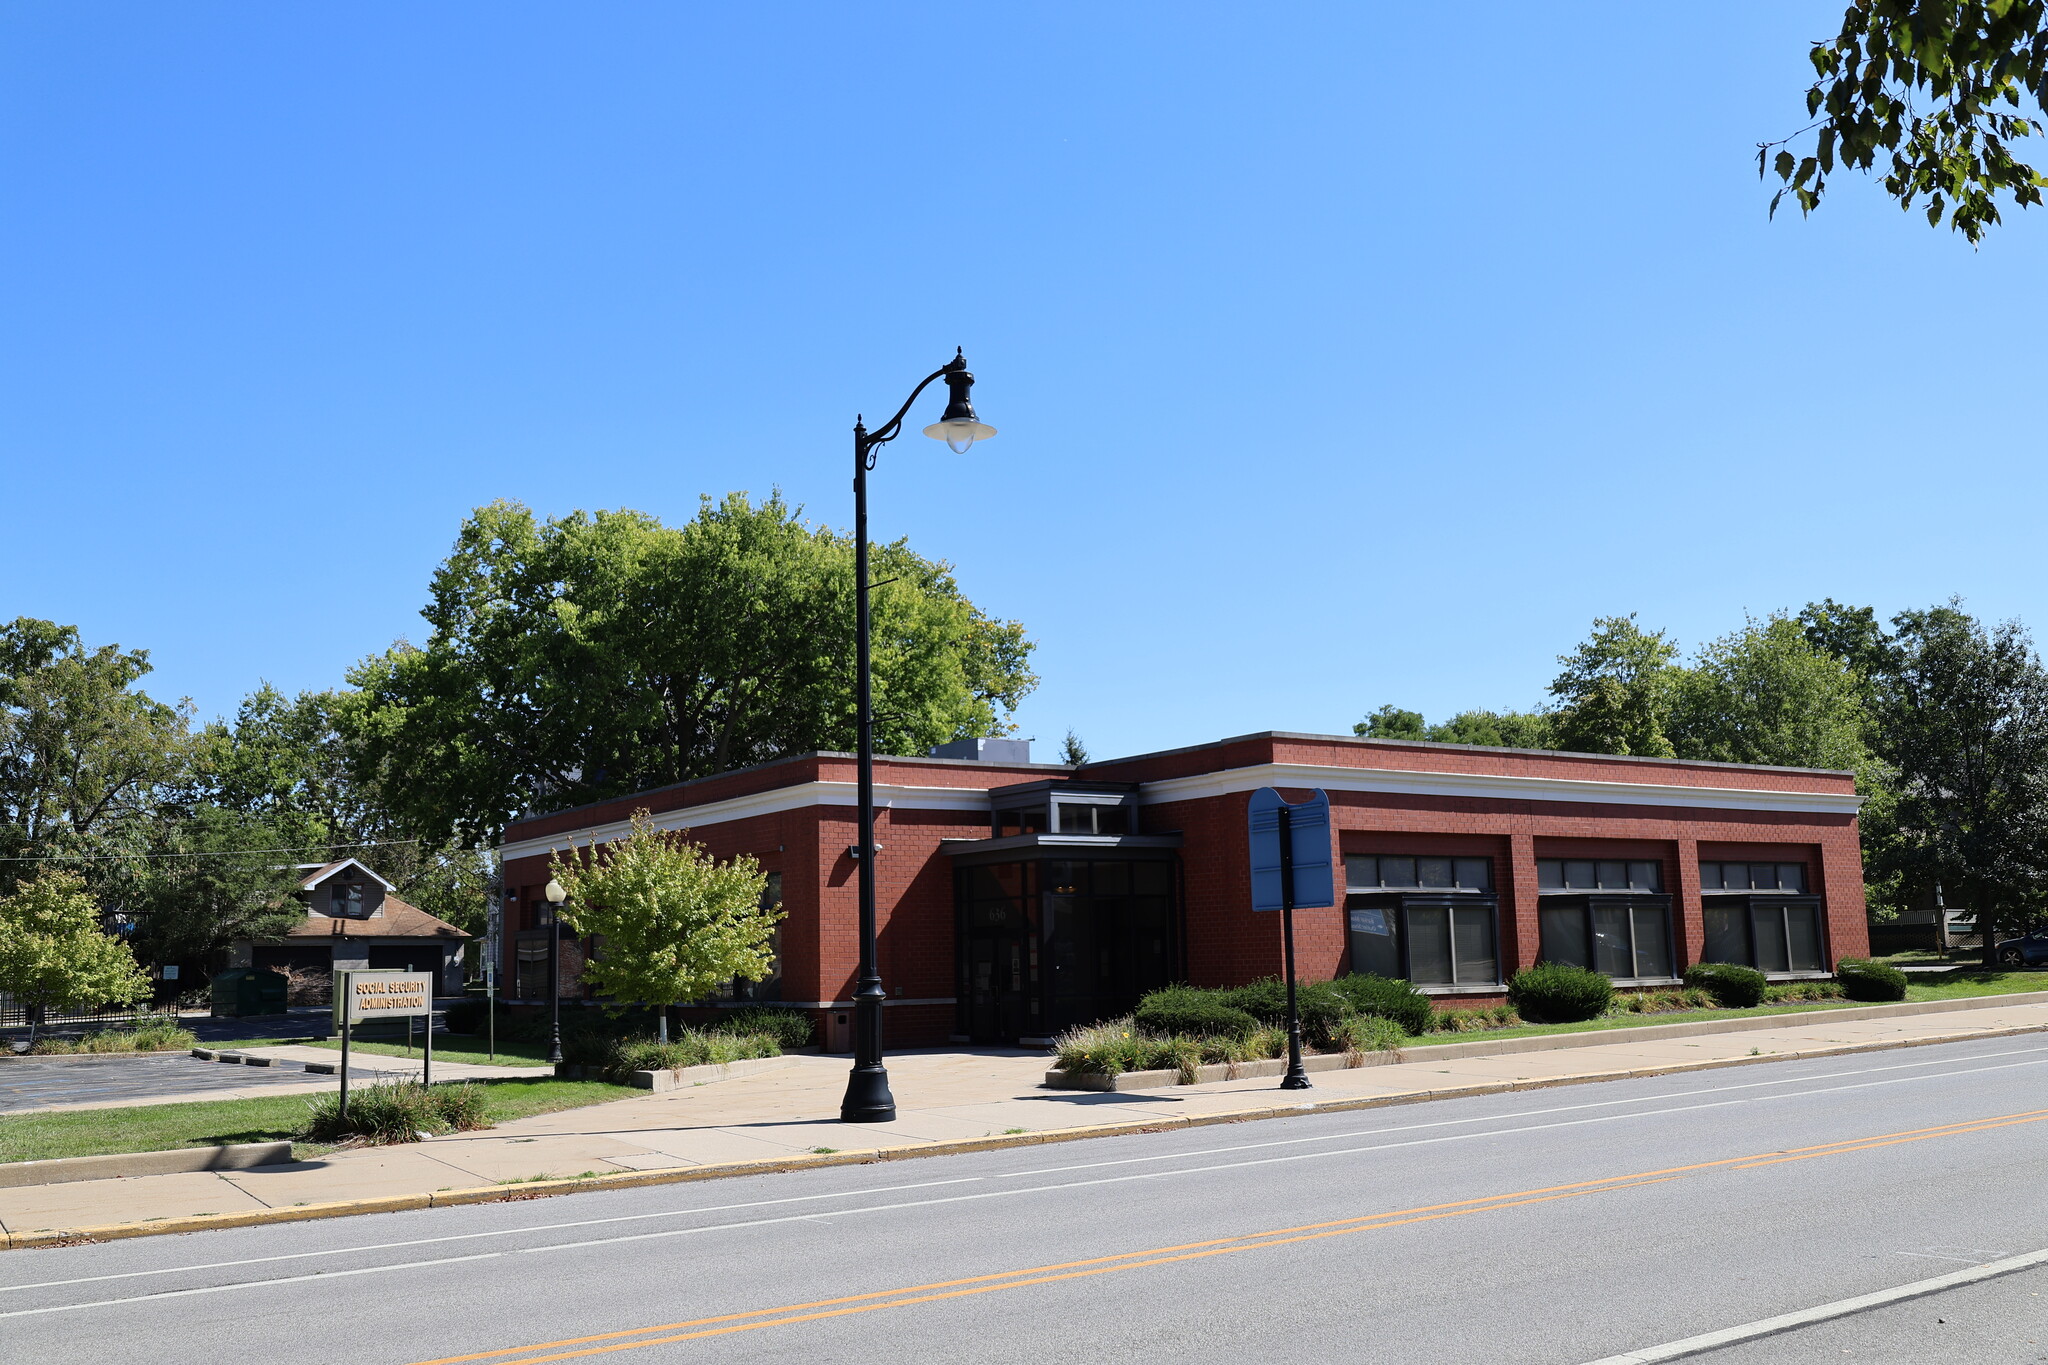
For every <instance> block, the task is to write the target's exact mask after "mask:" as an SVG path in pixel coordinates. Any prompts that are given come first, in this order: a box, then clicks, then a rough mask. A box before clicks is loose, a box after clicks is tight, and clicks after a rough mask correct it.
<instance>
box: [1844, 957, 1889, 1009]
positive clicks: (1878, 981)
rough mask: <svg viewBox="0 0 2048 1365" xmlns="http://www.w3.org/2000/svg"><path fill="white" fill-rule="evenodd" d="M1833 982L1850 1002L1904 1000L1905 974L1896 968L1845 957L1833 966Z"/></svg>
mask: <svg viewBox="0 0 2048 1365" xmlns="http://www.w3.org/2000/svg"><path fill="white" fill-rule="evenodd" d="M1835 980H1836V981H1837V982H1839V983H1841V987H1842V993H1843V994H1844V995H1846V996H1848V997H1849V998H1850V999H1851V1000H1904V999H1905V998H1906V974H1905V973H1904V972H1902V971H1900V970H1899V969H1898V968H1897V967H1888V966H1886V965H1885V964H1884V963H1882V962H1869V961H1866V960H1864V959H1862V958H1856V957H1845V958H1843V959H1842V960H1841V961H1840V962H1838V963H1836V964H1835Z"/></svg>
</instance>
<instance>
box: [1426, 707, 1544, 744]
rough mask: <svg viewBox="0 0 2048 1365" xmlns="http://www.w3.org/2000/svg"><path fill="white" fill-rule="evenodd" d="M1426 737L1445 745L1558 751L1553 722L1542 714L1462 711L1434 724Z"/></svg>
mask: <svg viewBox="0 0 2048 1365" xmlns="http://www.w3.org/2000/svg"><path fill="white" fill-rule="evenodd" d="M1424 738H1427V739H1433V740H1436V741H1437V742H1439V743H1442V744H1483V745H1486V746H1488V747H1490V748H1495V749H1555V748H1556V747H1557V745H1556V743H1555V742H1554V741H1553V738H1552V726H1551V719H1550V716H1549V714H1548V713H1547V712H1543V711H1460V712H1459V713H1458V714H1457V715H1455V716H1452V717H1451V718H1450V719H1449V720H1447V721H1441V722H1439V723H1438V724H1435V725H1432V726H1430V727H1429V728H1428V730H1426V731H1425V732H1424Z"/></svg>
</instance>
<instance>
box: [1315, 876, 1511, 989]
mask: <svg viewBox="0 0 2048 1365" xmlns="http://www.w3.org/2000/svg"><path fill="white" fill-rule="evenodd" d="M1361 902H1369V903H1361ZM1346 906H1347V909H1346V912H1345V919H1346V927H1347V928H1348V929H1349V931H1350V938H1351V970H1352V971H1354V972H1367V973H1370V974H1371V975H1373V976H1389V977H1396V978H1401V979H1404V980H1407V981H1411V982H1413V983H1414V984H1415V985H1418V986H1497V985H1499V984H1500V961H1499V958H1498V956H1497V954H1496V953H1495V951H1494V924H1493V921H1494V907H1493V904H1492V902H1491V901H1490V900H1488V901H1485V902H1477V901H1475V902H1474V903H1471V904H1464V905H1446V904H1442V903H1438V904H1434V905H1432V904H1428V903H1426V902H1425V901H1422V900H1420V899H1419V898H1417V899H1414V900H1411V899H1410V898H1408V897H1378V896H1375V897H1370V898H1368V897H1361V896H1352V897H1349V898H1347V900H1346Z"/></svg>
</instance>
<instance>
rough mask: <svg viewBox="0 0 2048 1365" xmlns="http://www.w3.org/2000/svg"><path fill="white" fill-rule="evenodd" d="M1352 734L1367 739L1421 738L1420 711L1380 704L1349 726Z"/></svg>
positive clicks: (1422, 732) (1423, 731)
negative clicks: (1375, 709)
mask: <svg viewBox="0 0 2048 1365" xmlns="http://www.w3.org/2000/svg"><path fill="white" fill-rule="evenodd" d="M1351 733H1352V734H1354V735H1363V736H1365V737H1366V738H1367V739H1423V738H1426V737H1427V736H1426V734H1425V727H1424V725H1423V723H1422V713H1421V712H1420V711H1403V710H1402V709H1401V708H1400V707H1398V706H1394V705H1392V704H1389V705H1386V706H1382V707H1381V708H1380V709H1379V710H1377V711H1375V712H1373V713H1372V714H1371V715H1369V716H1367V717H1366V718H1365V719H1364V720H1362V721H1359V722H1358V723H1357V724H1356V725H1353V726H1352V727H1351Z"/></svg>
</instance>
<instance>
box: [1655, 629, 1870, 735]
mask: <svg viewBox="0 0 2048 1365" xmlns="http://www.w3.org/2000/svg"><path fill="white" fill-rule="evenodd" d="M1863 731H1864V711H1863V685H1862V682H1861V680H1860V679H1859V678H1858V677H1857V676H1856V674H1855V673H1854V672H1853V671H1852V670H1851V669H1850V668H1849V666H1848V665H1847V664H1845V663H1844V662H1843V661H1842V660H1841V659H1839V658H1837V657H1836V656H1835V655H1833V654H1830V653H1828V652H1826V651H1824V650H1821V649H1817V648H1815V647H1814V645H1813V644H1812V642H1811V641H1810V640H1809V639H1808V637H1807V633H1806V631H1805V630H1803V629H1802V628H1801V626H1800V623H1799V622H1798V621H1796V620H1794V619H1793V618H1792V617H1790V616H1787V615H1784V614H1782V613H1781V614H1776V615H1772V616H1769V617H1766V618H1765V619H1763V620H1762V621H1757V620H1751V621H1750V622H1749V623H1748V624H1747V625H1746V626H1745V627H1744V628H1743V629H1741V630H1738V631H1735V632H1733V633H1731V634H1729V635H1725V636H1723V637H1722V638H1720V639H1718V640H1715V641H1713V642H1712V643H1710V644H1708V645H1706V646H1704V647H1702V648H1701V650H1700V651H1699V654H1698V656H1697V658H1696V659H1695V660H1694V664H1693V666H1692V667H1691V668H1689V669H1686V670H1684V671H1683V672H1681V673H1679V674H1678V675H1677V687H1676V690H1675V693H1674V702H1673V708H1672V718H1671V731H1670V733H1671V740H1672V744H1673V746H1674V747H1675V748H1676V750H1677V752H1678V756H1679V757H1681V758H1706V759H1714V760H1717V761H1719V762H1725V763H1767V764H1775V765H1778V766H1781V767H1789V768H1836V769H1843V770H1849V771H1856V772H1861V771H1862V770H1863V769H1864V768H1865V767H1866V766H1867V763H1868V759H1869V754H1868V751H1867V750H1866V749H1865V747H1864V742H1863Z"/></svg>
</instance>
